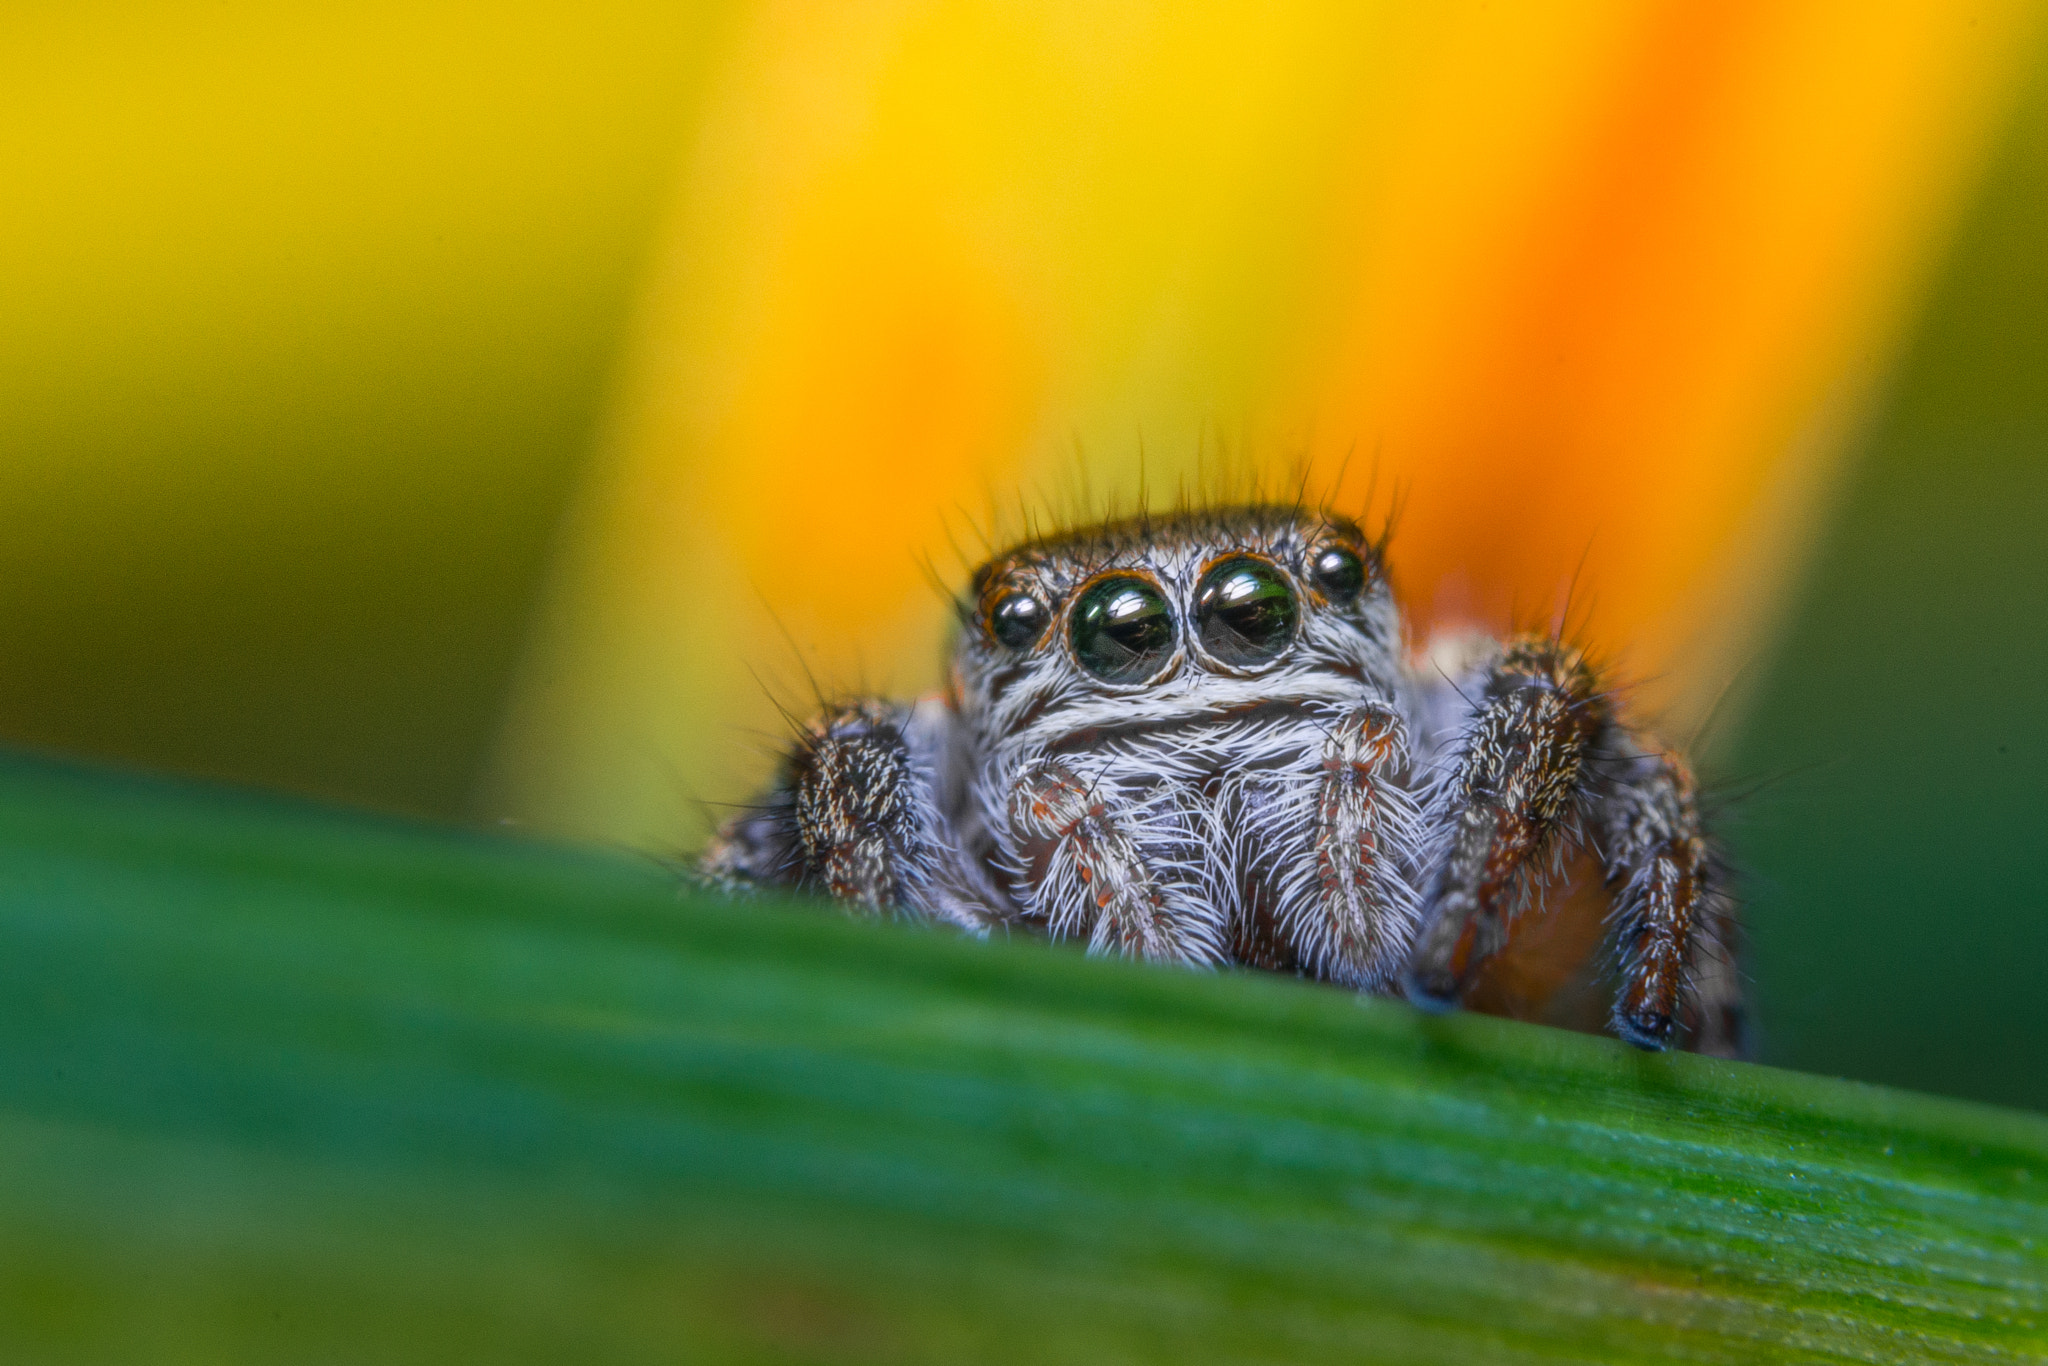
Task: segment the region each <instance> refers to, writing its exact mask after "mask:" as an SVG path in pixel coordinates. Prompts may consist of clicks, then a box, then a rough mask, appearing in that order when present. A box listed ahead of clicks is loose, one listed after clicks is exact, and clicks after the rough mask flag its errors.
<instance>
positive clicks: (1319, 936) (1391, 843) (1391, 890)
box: [1281, 703, 1419, 988]
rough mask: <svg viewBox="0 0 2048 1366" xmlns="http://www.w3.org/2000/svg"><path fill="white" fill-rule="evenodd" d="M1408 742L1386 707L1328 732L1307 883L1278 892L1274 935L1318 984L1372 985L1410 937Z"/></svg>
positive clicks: (1370, 708)
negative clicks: (1278, 926)
mask: <svg viewBox="0 0 2048 1366" xmlns="http://www.w3.org/2000/svg"><path fill="white" fill-rule="evenodd" d="M1407 767H1408V734H1407V728H1406V727H1405V726H1404V725H1403V724H1402V721H1401V717H1400V714H1399V713H1398V712H1396V711H1395V710H1394V709H1393V708H1392V707H1391V706H1388V705H1386V704H1385V703H1372V704H1369V705H1367V706H1364V707H1360V708H1359V709H1358V710H1357V711H1355V712H1353V713H1351V714H1350V715H1349V716H1347V717H1345V718H1344V719H1343V720H1342V721H1340V722H1338V724H1337V725H1336V726H1334V727H1333V728H1332V729H1331V732H1330V735H1329V739H1328V740H1327V741H1326V742H1325V743H1324V745H1323V750H1322V755H1321V770H1322V771H1321V774H1320V776H1319V777H1318V779H1317V782H1316V791H1315V822H1314V827H1313V835H1312V840H1313V862H1312V863H1311V864H1310V865H1308V868H1307V869H1305V870H1304V871H1309V870H1312V873H1311V875H1312V877H1313V885H1312V886H1300V885H1298V884H1299V882H1300V881H1301V879H1297V880H1296V883H1297V885H1290V886H1284V887H1283V889H1282V895H1281V905H1282V906H1283V907H1284V908H1285V909H1284V910H1283V913H1282V918H1281V929H1282V932H1283V933H1285V934H1286V935H1287V937H1288V938H1289V939H1290V940H1291V941H1292V942H1293V944H1294V946H1295V950H1296V952H1297V953H1298V954H1299V955H1300V957H1301V959H1302V961H1303V962H1304V963H1305V964H1307V965H1308V966H1309V967H1310V968H1311V969H1312V970H1313V971H1314V972H1315V974H1316V975H1317V976H1320V977H1325V978H1327V979H1329V980H1331V981H1336V982H1342V983H1344V984H1345V985H1347V986H1353V987H1367V988H1370V987H1376V986H1379V985H1380V984H1382V983H1383V982H1385V981H1386V979H1387V978H1388V977H1389V976H1390V975H1391V974H1392V973H1393V971H1394V969H1395V968H1396V967H1398V966H1399V961H1400V958H1401V955H1402V954H1403V953H1405V951H1406V950H1407V947H1408V945H1409V943H1410V942H1411V941H1412V939H1413V938H1414V934H1415V921H1416V916H1417V908H1416V905H1415V895H1414V892H1413V890H1412V888H1411V886H1410V884H1409V881H1408V877H1407V874H1406V871H1405V867H1404V865H1405V864H1406V863H1407V862H1409V861H1410V859H1411V858H1412V857H1413V851H1414V848H1415V845H1416V841H1417V829H1418V821H1419V816H1418V813H1417V811H1416V809H1415V805H1414V803H1413V801H1412V800H1411V799H1410V797H1409V795H1408V793H1407V791H1406V789H1405V788H1404V787H1403V786H1402V783H1401V780H1402V779H1403V778H1405V776H1406V770H1407Z"/></svg>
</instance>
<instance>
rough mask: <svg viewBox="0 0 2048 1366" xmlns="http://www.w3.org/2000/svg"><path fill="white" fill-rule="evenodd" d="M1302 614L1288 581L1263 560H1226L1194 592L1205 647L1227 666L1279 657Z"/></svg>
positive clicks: (1291, 637)
mask: <svg viewBox="0 0 2048 1366" xmlns="http://www.w3.org/2000/svg"><path fill="white" fill-rule="evenodd" d="M1297 615H1298V612H1297V609H1296V607H1295V603H1294V594H1293V592H1292V591H1290V590H1289V589H1288V587H1287V580H1286V579H1284V578H1282V577H1281V576H1280V571H1279V570H1277V569H1275V568H1274V567H1273V566H1272V565H1270V564H1268V563H1266V562H1265V561H1264V560H1254V559H1251V558H1249V557H1246V558H1240V559H1232V560H1225V561H1224V562H1223V563H1222V564H1219V565H1217V566H1216V567H1215V568H1214V569H1211V570H1210V571H1209V572H1208V573H1207V574H1205V575H1203V576H1202V582H1201V585H1200V586H1199V587H1197V588H1196V589H1195V623H1196V625H1195V629H1196V631H1197V633H1198V634H1199V635H1200V636H1201V639H1202V648H1203V649H1204V650H1207V651H1208V652H1209V654H1210V656H1211V657H1212V658H1214V659H1216V660H1217V661H1218V662H1219V663H1222V664H1227V665H1233V666H1236V667H1244V666H1247V665H1252V664H1263V663H1265V662H1266V661H1267V660H1270V659H1273V658H1276V657H1277V656H1278V655H1279V654H1280V652H1281V651H1282V650H1285V649H1286V648H1287V646H1288V643H1289V642H1290V641H1292V640H1293V639H1294V626H1295V620H1296V617H1297Z"/></svg>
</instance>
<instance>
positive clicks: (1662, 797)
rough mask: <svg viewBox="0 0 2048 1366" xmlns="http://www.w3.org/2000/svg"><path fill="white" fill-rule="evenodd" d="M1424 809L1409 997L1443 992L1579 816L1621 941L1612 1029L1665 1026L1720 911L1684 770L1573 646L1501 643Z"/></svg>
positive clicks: (1550, 867)
mask: <svg viewBox="0 0 2048 1366" xmlns="http://www.w3.org/2000/svg"><path fill="white" fill-rule="evenodd" d="M1436 814H1437V815H1438V818H1439V819H1440V821H1441V822H1442V828H1443V836H1442V840H1443V842H1442V847H1441V849H1440V851H1439V853H1438V858H1439V863H1438V866H1437V869H1436V874H1435V878H1434V880H1433V882H1432V883H1431V884H1430V888H1429V892H1428V897H1427V901H1426V903H1425V906H1424V929H1423V933H1422V936H1421V938H1420V939H1419V940H1418V941H1417V943H1416V946H1415V950H1414V953H1413V955H1412V957H1411V958H1410V961H1409V965H1408V973H1407V987H1408V994H1409V996H1410V997H1411V998H1412V999H1414V1000H1416V1001H1417V1002H1418V1003H1420V1004H1423V1005H1428V1006H1434V1007H1437V1008H1443V1007H1448V1006H1450V1005H1453V1004H1455V1003H1456V1001H1457V999H1458V995H1459V993H1460V991H1461V990H1462V989H1463V988H1464V987H1465V985H1466V984H1467V983H1469V982H1470V981H1471V980H1472V978H1473V976H1474V975H1475V973H1476V972H1477V971H1478V969H1479V967H1480V966H1481V965H1482V964H1483V963H1484V962H1485V961H1486V960H1487V959H1488V958H1489V957H1491V956H1492V955H1493V954H1494V953H1496V952H1497V951H1499V949H1500V948H1501V947H1502V946H1503V945H1504V944H1505V943H1506V942H1507V937H1508V933H1509V927H1510V925H1511V923H1512V922H1513V920H1514V917H1515V916H1516V915H1517V914H1518V913H1519V912H1521V911H1522V910H1524V909H1527V908H1528V905H1529V903H1530V902H1532V901H1533V900H1536V899H1537V898H1539V897H1540V895H1541V894H1542V892H1543V890H1544V889H1545V886H1546V885H1547V884H1548V882H1549V881H1550V880H1551V879H1552V876H1553V875H1554V874H1555V872H1556V871H1557V867H1558V864H1559V862H1560V861H1561V859H1562V857H1563V855H1564V854H1565V853H1566V852H1567V851H1568V850H1569V848H1570V847H1571V846H1573V845H1574V844H1576V843H1577V842H1578V840H1579V839H1580V838H1581V837H1582V835H1583V834H1584V833H1585V832H1584V831H1583V829H1582V826H1583V824H1584V823H1585V822H1586V821H1587V819H1588V818H1589V817H1590V818H1591V821H1592V824H1593V826H1594V833H1595V834H1596V836H1597V843H1598V846H1599V850H1600V853H1601V856H1602V861H1603V863H1604V864H1605V867H1606V872H1607V879H1608V883H1609V886H1610V887H1612V888H1613V889H1614V905H1613V908H1612V910H1611V912H1610V914H1609V917H1608V928H1609V933H1610V934H1611V935H1612V936H1613V938H1614V939H1615V940H1616V941H1617V942H1618V945H1619V947H1620V949H1621V989H1620V991H1619V993H1618V996H1617V999H1616V1001H1615V1006H1614V1014H1613V1028H1614V1031H1615V1033H1616V1034H1618V1035H1620V1036H1621V1037H1622V1038H1623V1039H1626V1040H1627V1041H1628V1042H1630V1043H1633V1044H1635V1045H1637V1046H1638V1047H1641V1048H1652V1049H1656V1048H1663V1047H1665V1046H1666V1045H1668V1044H1669V1043H1670V1042H1671V1041H1672V1038H1673V1034H1674V1030H1675V1027H1676V1025H1677V1023H1678V1020H1679V1017H1680V1011H1681V1006H1682V1004H1683V998H1684V997H1685V995H1686V991H1687V986H1688V978H1689V976H1692V975H1695V974H1694V969H1695V967H1697V966H1699V959H1700V956H1701V953H1702V949H1703V946H1704V945H1705V944H1706V942H1707V941H1708V940H1709V939H1711V938H1713V937H1714V936H1711V935H1707V936H1703V935H1702V934H1701V930H1702V923H1701V922H1702V920H1703V918H1708V917H1709V916H1711V917H1713V918H1715V919H1716V920H1717V921H1718V920H1724V919H1727V918H1728V913H1727V909H1726V908H1725V907H1724V906H1722V905H1721V904H1720V902H1719V900H1718V897H1717V894H1716V892H1715V889H1714V888H1713V886H1712V881H1713V872H1714V869H1713V862H1712V856H1711V851H1710V849H1709V847H1708V845H1707V842H1706V839H1705V837H1704V836H1703V834H1702V833H1701V830H1700V822H1699V813H1698V809H1697V803H1696V801H1695V797H1694V792H1693V785H1692V778H1691V775H1690V773H1689V772H1688V771H1687V770H1686V768H1685V766H1684V764H1683V762H1682V761H1680V760H1679V759H1678V758H1677V757H1676V756H1675V755H1670V754H1665V753H1661V752H1645V751H1644V750H1643V749H1642V747H1641V745H1640V742H1639V741H1638V740H1637V738H1636V737H1635V736H1634V735H1633V733H1632V732H1630V731H1629V730H1628V728H1627V727H1625V726H1624V725H1623V724H1622V723H1621V722H1620V721H1619V720H1618V719H1617V718H1616V716H1615V714H1614V710H1613V707H1612V705H1611V703H1610V702H1609V700H1608V698H1607V696H1606V695H1605V694H1604V693H1603V692H1602V691H1601V690H1600V688H1599V683H1598V678H1597V676H1596V675H1595V674H1594V672H1593V670H1592V668H1591V667H1590V666H1589V665H1588V664H1587V663H1586V661H1585V660H1584V658H1583V657H1582V656H1580V655H1579V654H1578V653H1577V652H1576V651H1574V650H1571V649H1568V648H1566V647H1564V646H1562V645H1559V644H1558V643H1556V642H1555V641H1551V640H1547V639H1542V640H1526V641H1521V642H1517V643H1516V644H1514V645H1512V646H1510V647H1509V648H1508V649H1507V650H1506V651H1505V652H1504V653H1503V654H1502V656H1501V658H1500V659H1499V661H1498V662H1497V663H1496V664H1495V665H1494V666H1493V669H1492V670H1491V672H1490V674H1489V675H1488V677H1487V680H1486V684H1485V688H1484V693H1483V696H1482V697H1481V698H1480V699H1479V701H1478V703H1477V707H1476V713H1475V715H1474V717H1473V718H1472V721H1471V725H1470V728H1469V730H1468V732H1467V735H1466V738H1465V742H1464V748H1463V753H1462V754H1461V756H1460V759H1459V764H1458V769H1457V771H1456V773H1455V775H1454V776H1453V777H1452V780H1451V782H1450V785H1449V788H1448V790H1447V792H1446V793H1445V794H1444V796H1443V799H1442V801H1441V803H1440V805H1439V806H1438V808H1437V813H1436ZM1720 967H1721V968H1722V969H1725V970H1722V971H1718V972H1707V973H1699V974H1697V975H1698V976H1699V977H1700V978H1701V981H1702V985H1703V986H1712V987H1713V988H1714V991H1715V993H1716V994H1717V995H1718V996H1720V997H1724V998H1726V1000H1727V1001H1728V1002H1732V1001H1733V999H1734V998H1733V995H1732V993H1733V992H1734V978H1733V974H1732V967H1731V965H1728V964H1727V963H1726V962H1725V960H1724V961H1723V962H1722V964H1721V965H1720ZM1697 1004H1698V1005H1702V1006H1706V1005H1709V1003H1708V1002H1707V1001H1705V1000H1700V1001H1698V1002H1697ZM1720 1004H1721V1003H1720V1002H1718V1001H1717V1002H1715V1003H1713V1005H1714V1007H1715V1008H1716V1009H1719V1007H1720ZM1720 1013H1721V1014H1722V1016H1723V1017H1724V1022H1725V1021H1727V1020H1732V1018H1733V1017H1732V1015H1731V1014H1730V1012H1729V1011H1727V1010H1721V1011H1720ZM1703 1015H1704V1013H1703ZM1710 1024H1711V1022H1709V1021H1706V1020H1705V1019H1704V1018H1702V1019H1701V1020H1700V1021H1699V1022H1698V1023H1697V1027H1696V1030H1695V1033H1696V1036H1697V1037H1696V1038H1695V1045H1696V1046H1701V1047H1704V1048H1707V1049H1710V1050H1711V1051H1733V1049H1734V1044H1733V1042H1732V1038H1731V1039H1730V1040H1729V1041H1728V1042H1727V1043H1726V1044H1725V1045H1723V1046H1717V1044H1718V1043H1719V1040H1718V1038H1717V1035H1718V1033H1719V1032H1721V1030H1720V1026H1718V1025H1714V1026H1713V1027H1712V1028H1709V1027H1708V1026H1709V1025H1710Z"/></svg>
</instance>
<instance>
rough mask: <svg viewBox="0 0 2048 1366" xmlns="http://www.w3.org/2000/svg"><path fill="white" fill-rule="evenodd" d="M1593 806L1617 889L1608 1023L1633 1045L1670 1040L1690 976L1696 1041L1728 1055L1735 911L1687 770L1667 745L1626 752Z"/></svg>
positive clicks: (1735, 1021) (1732, 1031) (1734, 1021)
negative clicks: (1728, 939)
mask: <svg viewBox="0 0 2048 1366" xmlns="http://www.w3.org/2000/svg"><path fill="white" fill-rule="evenodd" d="M1617 729H1619V728H1618V727H1617ZM1624 736H1625V733H1624ZM1625 738H1627V739H1628V740H1630V741H1633V740H1634V737H1633V736H1625ZM1597 810H1598V817H1599V825H1600V841H1599V842H1600V850H1601V856H1602V859H1603V860H1604V862H1605V863H1606V865H1607V880H1608V884H1609V885H1610V886H1611V887H1613V888H1614V905H1613V909H1612V910H1611V911H1610V912H1609V915H1608V927H1609V932H1610V934H1611V935H1612V936H1613V938H1614V941H1615V946H1616V948H1617V949H1618V951H1619V956H1620V960H1621V989H1620V991H1619V993H1618V994H1617V996H1616V999H1615V1003H1614V1022H1613V1024H1614V1032H1615V1033H1616V1034H1618V1035H1620V1036H1621V1037H1622V1038H1624V1039H1626V1040H1628V1041H1629V1042H1630V1043H1633V1044H1636V1045H1637V1046H1638V1047H1643V1048H1662V1047H1664V1046H1666V1045H1667V1044H1669V1043H1670V1042H1671V1039H1672V1035H1673V1031H1674V1030H1675V1029H1676V1028H1677V1027H1678V1026H1679V1025H1680V1024H1681V1023H1682V1021H1681V1006H1682V1004H1683V1002H1684V999H1685V997H1686V994H1687V993H1686V988H1687V986H1688V985H1690V986H1691V987H1692V988H1693V991H1692V996H1693V1001H1692V1008H1691V1012H1690V1013H1691V1015H1692V1017H1693V1018H1692V1019H1691V1021H1690V1022H1689V1024H1690V1027H1691V1030H1692V1032H1693V1034H1694V1047H1695V1048H1698V1049H1699V1050H1700V1051H1702V1052H1724V1053H1728V1054H1731V1055H1732V1054H1733V1053H1734V1052H1736V1051H1737V1050H1739V1048H1740V1046H1741V1042H1742V1041H1741V1037H1740V1035H1741V1018H1740V1013H1739V1010H1740V1008H1739V1006H1738V1005H1737V1004H1736V1002H1737V1001H1738V1000H1739V992H1740V984H1739V982H1737V981H1735V980H1734V978H1733V966H1734V965H1733V959H1732V956H1731V955H1730V954H1729V952H1728V949H1729V948H1730V947H1731V946H1729V945H1727V944H1725V943H1724V942H1723V940H1724V937H1725V936H1726V935H1727V934H1728V933H1730V930H1729V928H1728V927H1729V926H1730V925H1731V924H1732V916H1731V915H1730V914H1729V912H1728V909H1727V907H1726V905H1725V903H1724V900H1723V899H1722V898H1721V897H1720V896H1719V895H1718V889H1717V888H1716V887H1715V886H1714V883H1715V880H1716V875H1717V873H1718V869H1717V868H1716V866H1715V860H1714V856H1713V849H1712V846H1711V845H1709V844H1708V842H1707V839H1706V835H1705V833H1704V832H1703V831H1702V829H1701V825H1700V815H1699V798H1698V793H1697V790H1696V788H1695V785H1694V782H1693V776H1692V771H1691V770H1690V769H1689V768H1687V766H1686V764H1685V761H1684V760H1683V759H1681V758H1679V757H1678V755H1676V754H1673V753H1670V752H1668V751H1658V750H1649V749H1644V750H1635V751H1632V752H1629V753H1626V754H1624V755H1623V756H1621V757H1620V758H1619V759H1618V760H1617V761H1616V763H1615V764H1614V765H1613V771H1612V773H1611V774H1610V776H1609V780H1608V783H1607V784H1606V790H1605V791H1604V792H1603V793H1601V794H1600V795H1599V798H1598V803H1597ZM1731 1012H1732V1013H1731Z"/></svg>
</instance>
